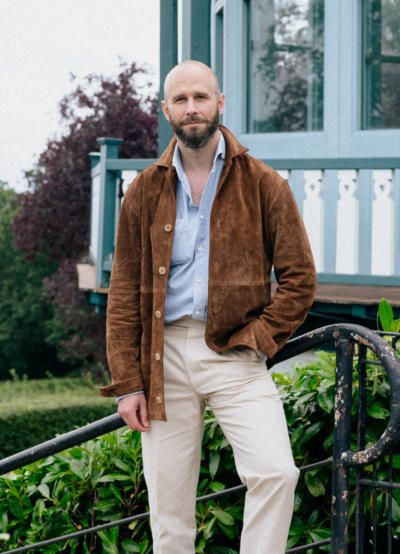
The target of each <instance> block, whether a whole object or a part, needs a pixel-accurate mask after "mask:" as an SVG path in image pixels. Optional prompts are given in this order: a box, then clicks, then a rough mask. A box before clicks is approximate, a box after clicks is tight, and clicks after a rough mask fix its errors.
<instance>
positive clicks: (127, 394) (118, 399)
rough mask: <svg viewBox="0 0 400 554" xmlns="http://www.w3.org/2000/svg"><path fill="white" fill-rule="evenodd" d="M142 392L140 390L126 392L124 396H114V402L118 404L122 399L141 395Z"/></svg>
mask: <svg viewBox="0 0 400 554" xmlns="http://www.w3.org/2000/svg"><path fill="white" fill-rule="evenodd" d="M143 392H144V391H142V390H137V391H135V392H128V393H126V394H121V396H116V397H115V401H116V402H119V401H120V400H122V398H126V397H127V396H133V395H134V394H142V393H143Z"/></svg>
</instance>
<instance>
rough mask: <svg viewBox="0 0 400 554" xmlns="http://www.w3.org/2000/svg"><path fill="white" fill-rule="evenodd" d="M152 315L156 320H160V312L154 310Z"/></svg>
mask: <svg viewBox="0 0 400 554" xmlns="http://www.w3.org/2000/svg"><path fill="white" fill-rule="evenodd" d="M154 315H155V316H156V318H157V319H160V317H161V312H160V310H156V311H155V312H154Z"/></svg>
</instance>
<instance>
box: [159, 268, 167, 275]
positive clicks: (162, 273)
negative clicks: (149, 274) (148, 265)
mask: <svg viewBox="0 0 400 554" xmlns="http://www.w3.org/2000/svg"><path fill="white" fill-rule="evenodd" d="M166 272H167V270H166V269H165V267H164V266H161V267H159V268H158V273H159V274H160V275H165V273H166Z"/></svg>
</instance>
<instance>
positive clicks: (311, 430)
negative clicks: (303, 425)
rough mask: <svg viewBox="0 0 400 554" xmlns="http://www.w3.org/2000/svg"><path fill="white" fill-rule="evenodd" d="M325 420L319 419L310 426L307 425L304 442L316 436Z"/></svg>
mask: <svg viewBox="0 0 400 554" xmlns="http://www.w3.org/2000/svg"><path fill="white" fill-rule="evenodd" d="M323 425H324V422H323V421H317V422H316V423H313V424H312V425H310V427H307V429H306V430H305V431H304V435H303V443H306V442H308V441H309V440H310V439H312V438H313V437H314V435H316V434H317V433H318V431H319V430H320V429H321V427H323Z"/></svg>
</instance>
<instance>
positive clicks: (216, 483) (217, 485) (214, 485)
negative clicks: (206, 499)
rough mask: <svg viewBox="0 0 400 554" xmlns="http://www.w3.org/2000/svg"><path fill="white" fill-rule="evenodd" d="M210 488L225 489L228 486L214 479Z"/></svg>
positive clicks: (213, 489) (214, 489)
mask: <svg viewBox="0 0 400 554" xmlns="http://www.w3.org/2000/svg"><path fill="white" fill-rule="evenodd" d="M210 489H211V490H212V491H214V492H219V491H224V490H225V489H226V486H225V485H224V484H223V483H220V482H219V481H212V482H211V483H210Z"/></svg>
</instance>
